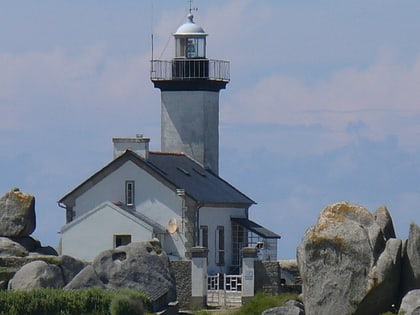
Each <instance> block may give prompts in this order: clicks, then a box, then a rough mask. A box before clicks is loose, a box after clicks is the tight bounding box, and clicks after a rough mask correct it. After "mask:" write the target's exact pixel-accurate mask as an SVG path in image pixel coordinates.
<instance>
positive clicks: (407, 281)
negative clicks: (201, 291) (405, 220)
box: [402, 222, 420, 295]
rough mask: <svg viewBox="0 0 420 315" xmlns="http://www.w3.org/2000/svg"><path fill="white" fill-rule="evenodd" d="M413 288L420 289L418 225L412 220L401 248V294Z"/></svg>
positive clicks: (419, 232) (419, 229)
mask: <svg viewBox="0 0 420 315" xmlns="http://www.w3.org/2000/svg"><path fill="white" fill-rule="evenodd" d="M413 289H420V227H419V226H418V225H417V224H415V223H414V222H413V223H411V225H410V231H409V233H408V239H407V241H406V242H405V246H404V249H403V268H402V294H403V295H404V294H405V293H407V292H408V291H411V290H413Z"/></svg>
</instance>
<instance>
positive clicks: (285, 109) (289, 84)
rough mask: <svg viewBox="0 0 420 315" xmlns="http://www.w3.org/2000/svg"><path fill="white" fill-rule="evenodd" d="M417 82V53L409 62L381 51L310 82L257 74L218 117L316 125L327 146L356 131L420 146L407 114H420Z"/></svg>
mask: <svg viewBox="0 0 420 315" xmlns="http://www.w3.org/2000/svg"><path fill="white" fill-rule="evenodd" d="M418 86H420V55H418V56H417V58H416V60H415V61H414V62H413V64H411V65H410V66H406V65H400V64H398V62H397V61H395V60H394V59H392V57H390V56H389V55H381V56H379V57H378V59H377V61H376V62H375V63H373V64H372V65H370V66H369V67H367V68H366V69H364V70H358V69H355V68H348V69H341V70H338V71H336V72H334V73H333V74H332V75H331V76H330V78H328V79H326V80H320V81H319V82H316V83H313V84H307V83H305V82H304V81H303V80H299V79H297V78H291V77H288V76H284V75H281V74H278V75H274V76H270V77H265V78H261V79H260V80H259V81H258V82H256V83H255V85H254V86H253V87H250V88H249V87H248V88H247V89H236V90H235V92H234V94H233V95H229V98H228V100H227V101H226V103H225V105H224V106H223V107H222V114H221V117H222V120H223V122H225V123H226V124H232V125H234V124H244V123H245V124H251V125H252V124H277V125H289V126H314V125H318V126H322V128H323V129H325V130H328V133H329V136H328V137H327V138H326V140H328V147H331V143H330V141H334V142H335V145H336V146H341V145H343V144H345V143H349V141H351V140H352V139H354V137H355V136H356V134H357V135H358V136H363V137H367V138H370V139H376V140H380V139H382V140H383V139H386V138H387V137H388V136H390V135H395V136H397V137H398V140H399V142H400V143H401V144H402V145H404V146H406V147H415V148H417V149H420V147H419V144H418V141H417V135H418V134H419V132H420V126H419V125H418V120H416V119H410V117H418V116H419V115H420V108H419V107H418V104H420V89H418ZM356 127H357V128H356ZM356 129H357V132H355V131H356Z"/></svg>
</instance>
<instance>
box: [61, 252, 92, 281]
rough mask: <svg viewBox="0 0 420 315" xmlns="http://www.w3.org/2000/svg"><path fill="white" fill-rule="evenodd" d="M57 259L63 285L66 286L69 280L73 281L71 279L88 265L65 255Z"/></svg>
mask: <svg viewBox="0 0 420 315" xmlns="http://www.w3.org/2000/svg"><path fill="white" fill-rule="evenodd" d="M59 259H60V267H61V270H62V272H63V279H64V283H65V284H68V283H69V282H70V281H71V280H73V278H74V277H75V276H76V275H77V274H78V273H79V272H80V271H81V270H82V269H83V268H85V267H86V266H87V265H88V263H86V262H84V261H81V260H78V259H76V258H73V257H71V256H67V255H63V256H60V257H59Z"/></svg>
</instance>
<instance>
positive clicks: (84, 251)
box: [61, 203, 153, 261]
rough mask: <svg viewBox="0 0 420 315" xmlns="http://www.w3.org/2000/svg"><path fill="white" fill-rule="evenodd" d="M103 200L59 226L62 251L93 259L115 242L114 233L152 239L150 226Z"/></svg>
mask: <svg viewBox="0 0 420 315" xmlns="http://www.w3.org/2000/svg"><path fill="white" fill-rule="evenodd" d="M116 208H117V207H115V206H114V205H112V204H110V203H104V204H102V205H100V206H99V207H98V208H96V209H93V210H92V211H91V212H89V213H87V214H86V215H85V216H83V217H82V218H80V220H77V221H74V222H72V223H69V224H67V225H65V226H64V227H63V228H62V236H61V252H62V254H63V255H70V256H73V257H76V258H79V259H83V260H87V261H92V260H93V258H94V257H95V256H96V255H97V254H98V253H100V252H101V251H103V250H106V249H111V248H113V246H114V235H124V234H128V235H131V241H132V242H140V241H147V240H151V239H152V237H153V233H152V232H153V228H152V227H151V226H149V225H147V224H144V223H143V222H141V221H140V220H136V219H133V218H131V217H130V216H129V215H127V214H125V213H124V210H120V211H118V210H117V209H116Z"/></svg>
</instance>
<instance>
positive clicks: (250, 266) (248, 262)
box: [242, 247, 258, 304]
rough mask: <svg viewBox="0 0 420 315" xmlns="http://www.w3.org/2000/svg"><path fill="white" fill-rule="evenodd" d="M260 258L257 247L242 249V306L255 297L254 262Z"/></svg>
mask: <svg viewBox="0 0 420 315" xmlns="http://www.w3.org/2000/svg"><path fill="white" fill-rule="evenodd" d="M257 257H258V252H257V249H256V248H255V247H244V248H243V249H242V304H244V303H246V302H248V301H249V300H250V299H252V297H253V296H254V282H255V273H254V261H255V260H256V259H257Z"/></svg>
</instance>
